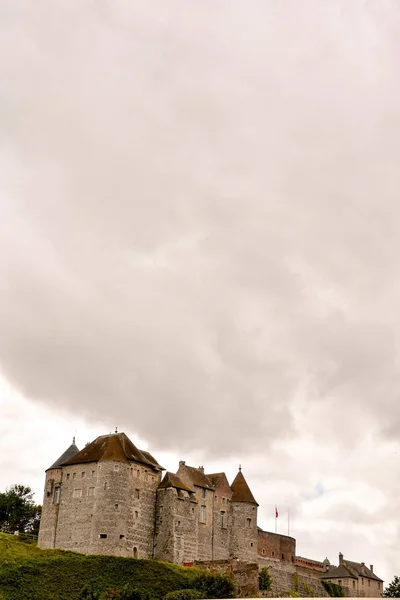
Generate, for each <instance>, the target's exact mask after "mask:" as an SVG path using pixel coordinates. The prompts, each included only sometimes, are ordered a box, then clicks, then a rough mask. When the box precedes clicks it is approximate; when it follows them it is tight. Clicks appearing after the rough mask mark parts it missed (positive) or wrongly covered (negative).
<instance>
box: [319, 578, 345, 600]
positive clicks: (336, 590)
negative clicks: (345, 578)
mask: <svg viewBox="0 0 400 600" xmlns="http://www.w3.org/2000/svg"><path fill="white" fill-rule="evenodd" d="M321 583H322V585H323V586H324V588H325V589H326V591H327V592H328V594H329V595H330V596H331V597H332V598H342V597H343V596H344V595H345V594H344V591H343V588H342V586H341V585H339V584H338V583H332V581H324V580H321Z"/></svg>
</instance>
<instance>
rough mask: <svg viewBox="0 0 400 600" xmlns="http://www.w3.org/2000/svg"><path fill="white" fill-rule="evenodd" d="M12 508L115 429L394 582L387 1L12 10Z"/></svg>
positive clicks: (46, 0)
mask: <svg viewBox="0 0 400 600" xmlns="http://www.w3.org/2000/svg"><path fill="white" fill-rule="evenodd" d="M0 45H1V47H2V51H1V52H0V172H1V176H0V371H1V380H0V381H1V384H0V410H1V415H2V417H1V420H0V489H4V488H5V487H6V486H7V485H11V484H13V483H24V484H26V485H31V486H32V487H33V488H34V489H35V491H36V493H37V500H38V501H41V499H42V490H43V482H44V469H45V468H47V467H48V466H49V465H50V464H51V463H52V462H53V461H54V460H55V459H56V458H57V457H58V456H59V455H60V454H61V453H62V452H63V451H64V450H65V448H66V447H67V446H68V445H69V444H70V443H71V439H72V436H73V435H74V432H75V430H76V436H77V443H78V445H79V446H80V447H82V446H83V445H84V444H85V443H86V442H88V441H90V440H92V439H94V438H95V437H96V436H97V435H102V434H104V433H108V432H110V431H113V430H114V428H115V426H118V428H119V430H120V431H125V432H126V433H127V434H128V435H129V436H130V437H131V439H132V440H133V441H134V442H135V443H136V444H138V445H141V446H142V447H145V448H148V449H149V450H150V451H151V452H152V453H153V454H154V455H155V456H156V458H157V459H158V460H159V461H160V462H161V463H163V466H165V467H166V468H167V469H169V470H173V471H175V470H176V469H177V467H178V464H177V463H178V460H179V459H186V461H187V462H188V463H189V464H194V465H195V466H198V465H200V464H202V465H204V466H205V469H206V471H209V472H212V471H217V470H218V471H219V470H225V471H226V472H227V474H228V476H229V478H230V479H232V478H233V477H234V475H235V474H236V471H237V467H238V464H239V463H241V464H242V465H243V472H244V474H245V476H246V478H247V480H248V482H249V484H250V486H251V488H252V490H253V492H254V494H255V496H256V499H257V500H258V502H259V503H260V512H259V514H260V519H259V521H260V524H261V526H262V527H264V528H266V529H270V530H273V528H274V518H273V516H274V505H275V503H276V504H277V505H278V508H279V509H280V517H279V519H278V522H279V531H280V532H282V533H287V520H286V513H287V508H288V507H290V508H291V531H290V533H291V534H292V535H294V536H295V537H296V539H297V553H298V554H300V555H302V556H307V557H309V558H313V559H317V560H323V559H324V558H325V556H328V558H329V559H330V560H331V562H333V563H337V555H338V553H339V552H340V551H341V552H343V554H344V556H345V558H346V557H347V558H349V559H350V560H355V561H359V562H361V561H364V562H365V563H366V564H367V565H369V564H370V563H373V564H374V566H375V571H376V572H377V574H378V575H379V576H380V577H382V578H383V579H385V580H386V581H387V582H388V580H391V579H392V578H393V576H394V575H395V574H398V575H400V573H399V572H398V571H396V569H397V567H398V564H399V563H400V528H399V510H398V498H399V495H400V479H399V476H400V466H399V459H400V444H399V435H398V432H399V428H400V411H399V408H398V404H399V393H400V352H399V339H400V337H399V336H400V312H399V306H400V262H399V255H400V206H399V189H400V169H399V159H400V108H399V106H400V98H399V96H400V94H399V92H400V78H399V61H400V4H399V1H398V0H301V1H299V0H240V1H235V0H201V1H200V0H197V1H194V0H168V1H167V0H152V1H151V2H149V1H148V0H143V1H138V0H133V1H132V0H126V1H122V0H96V1H94V0H85V1H82V0H64V1H61V0H58V1H54V0H51V1H50V0H39V1H38V0H31V1H28V0H27V1H24V0H0Z"/></svg>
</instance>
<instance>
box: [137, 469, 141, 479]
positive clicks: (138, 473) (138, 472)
mask: <svg viewBox="0 0 400 600" xmlns="http://www.w3.org/2000/svg"><path fill="white" fill-rule="evenodd" d="M136 474H137V476H138V477H140V470H139V469H138V470H137V473H136Z"/></svg>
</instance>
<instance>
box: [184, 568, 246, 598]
mask: <svg viewBox="0 0 400 600" xmlns="http://www.w3.org/2000/svg"><path fill="white" fill-rule="evenodd" d="M194 587H195V588H196V589H197V590H200V592H202V594H203V597H204V598H234V596H235V591H236V588H235V583H234V581H233V579H232V578H231V577H229V575H224V574H223V573H209V572H208V571H204V573H201V574H200V575H198V576H197V577H196V578H195V580H194Z"/></svg>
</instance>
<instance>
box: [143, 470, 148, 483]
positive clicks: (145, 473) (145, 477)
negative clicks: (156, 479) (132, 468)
mask: <svg viewBox="0 0 400 600" xmlns="http://www.w3.org/2000/svg"><path fill="white" fill-rule="evenodd" d="M148 478H149V474H148V472H147V471H145V472H144V480H145V481H147V480H148Z"/></svg>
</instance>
